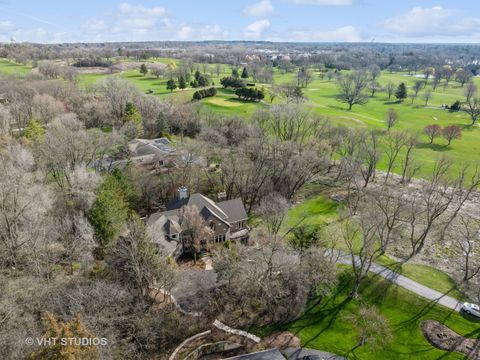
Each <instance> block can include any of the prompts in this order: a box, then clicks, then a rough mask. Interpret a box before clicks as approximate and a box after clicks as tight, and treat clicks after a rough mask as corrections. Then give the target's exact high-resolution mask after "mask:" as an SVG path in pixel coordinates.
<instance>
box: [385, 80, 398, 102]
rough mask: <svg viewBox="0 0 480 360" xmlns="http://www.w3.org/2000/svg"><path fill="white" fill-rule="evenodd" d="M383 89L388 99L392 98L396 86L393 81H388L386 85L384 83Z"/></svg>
mask: <svg viewBox="0 0 480 360" xmlns="http://www.w3.org/2000/svg"><path fill="white" fill-rule="evenodd" d="M384 89H385V92H386V93H387V95H388V100H390V99H391V98H392V95H393V94H394V93H395V90H396V89H397V86H396V85H395V84H394V83H391V82H389V83H388V84H387V85H385V88H384Z"/></svg>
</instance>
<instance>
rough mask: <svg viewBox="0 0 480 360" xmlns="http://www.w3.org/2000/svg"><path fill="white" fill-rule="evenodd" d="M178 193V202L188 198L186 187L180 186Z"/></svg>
mask: <svg viewBox="0 0 480 360" xmlns="http://www.w3.org/2000/svg"><path fill="white" fill-rule="evenodd" d="M177 192H178V200H183V199H186V198H188V189H187V188H186V187H185V186H180V187H179V188H178V190H177Z"/></svg>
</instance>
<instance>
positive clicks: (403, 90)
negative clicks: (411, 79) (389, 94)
mask: <svg viewBox="0 0 480 360" xmlns="http://www.w3.org/2000/svg"><path fill="white" fill-rule="evenodd" d="M395 97H396V98H397V99H398V100H400V101H403V100H404V99H406V98H407V87H406V86H405V83H403V82H402V83H401V84H400V85H398V88H397V91H396V92H395Z"/></svg>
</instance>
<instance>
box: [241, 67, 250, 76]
mask: <svg viewBox="0 0 480 360" xmlns="http://www.w3.org/2000/svg"><path fill="white" fill-rule="evenodd" d="M248 77H249V74H248V71H247V68H246V67H244V68H243V71H242V79H248Z"/></svg>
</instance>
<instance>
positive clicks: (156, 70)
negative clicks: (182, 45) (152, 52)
mask: <svg viewBox="0 0 480 360" xmlns="http://www.w3.org/2000/svg"><path fill="white" fill-rule="evenodd" d="M148 67H149V69H150V73H151V74H152V75H153V76H155V77H156V78H157V79H158V78H159V77H160V76H163V75H164V74H165V68H166V66H165V65H164V64H160V63H154V64H150V65H149V66H148Z"/></svg>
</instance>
